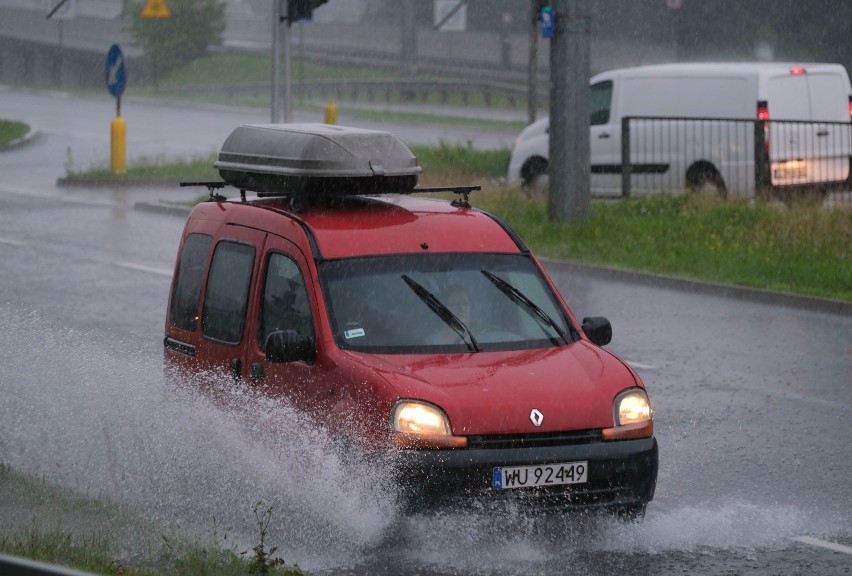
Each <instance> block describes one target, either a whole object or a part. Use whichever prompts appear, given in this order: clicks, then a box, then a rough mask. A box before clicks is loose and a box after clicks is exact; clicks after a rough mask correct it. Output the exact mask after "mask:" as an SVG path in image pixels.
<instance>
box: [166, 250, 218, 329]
mask: <svg viewBox="0 0 852 576" xmlns="http://www.w3.org/2000/svg"><path fill="white" fill-rule="evenodd" d="M211 240H212V238H210V236H208V235H207V234H190V235H189V236H187V237H186V240H185V241H184V243H183V250H182V251H181V253H180V263H179V264H178V271H177V278H175V282H174V286H173V287H172V308H171V310H170V314H171V321H172V324H174V325H175V326H177V327H178V328H183V329H184V330H190V331H194V330H195V327H196V325H197V323H198V299H199V296H200V294H201V282H202V280H203V278H204V264H205V262H207V252H208V251H209V250H210V242H211Z"/></svg>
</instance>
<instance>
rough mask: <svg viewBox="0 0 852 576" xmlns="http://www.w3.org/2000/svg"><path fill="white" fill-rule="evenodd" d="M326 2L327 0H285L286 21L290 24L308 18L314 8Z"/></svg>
mask: <svg viewBox="0 0 852 576" xmlns="http://www.w3.org/2000/svg"><path fill="white" fill-rule="evenodd" d="M326 2H328V0H287V22H288V23H290V24H292V23H293V22H296V21H298V20H304V19H305V18H310V17H311V14H312V13H313V11H314V8H317V7H319V6H320V5H321V4H325V3H326Z"/></svg>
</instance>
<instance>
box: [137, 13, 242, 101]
mask: <svg viewBox="0 0 852 576" xmlns="http://www.w3.org/2000/svg"><path fill="white" fill-rule="evenodd" d="M143 6H144V2H141V1H140V2H134V3H133V4H132V7H131V8H130V13H131V15H132V27H131V30H132V32H133V37H134V38H135V39H136V41H137V42H138V43H139V45H140V46H142V49H143V50H144V51H145V59H146V62H147V67H148V69H149V70H150V71H151V79H152V81H153V83H154V85H155V86H156V85H157V84H158V82H159V76H160V75H161V74H165V73H167V72H169V71H171V70H174V69H175V68H178V67H180V66H182V65H184V64H186V63H188V62H191V61H192V60H195V59H196V58H198V57H199V56H201V55H202V54H204V52H205V51H206V50H207V48H208V47H210V46H218V45H220V44H221V43H222V33H223V32H224V31H225V3H224V2H223V0H168V7H169V9H170V11H171V16H170V17H168V18H144V17H143V16H142V8H143Z"/></svg>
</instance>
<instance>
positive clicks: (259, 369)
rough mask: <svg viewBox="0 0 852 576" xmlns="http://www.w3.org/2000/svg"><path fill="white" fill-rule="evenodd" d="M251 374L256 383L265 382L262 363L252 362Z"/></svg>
mask: <svg viewBox="0 0 852 576" xmlns="http://www.w3.org/2000/svg"><path fill="white" fill-rule="evenodd" d="M250 374H251V379H252V380H254V381H255V382H260V381H261V380H263V376H264V372H263V364H261V363H260V362H252V365H251V372H250Z"/></svg>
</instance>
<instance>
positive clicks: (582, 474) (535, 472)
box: [492, 462, 589, 490]
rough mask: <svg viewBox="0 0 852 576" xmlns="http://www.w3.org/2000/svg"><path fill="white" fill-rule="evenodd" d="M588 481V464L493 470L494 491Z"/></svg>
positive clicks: (560, 464)
mask: <svg viewBox="0 0 852 576" xmlns="http://www.w3.org/2000/svg"><path fill="white" fill-rule="evenodd" d="M588 481H589V464H588V462H562V463H558V464H545V465H542V466H506V467H501V468H495V469H494V481H493V483H492V485H493V486H494V489H495V490H510V489H514V488H535V487H538V486H560V485H564V484H582V483H584V482H588Z"/></svg>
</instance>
